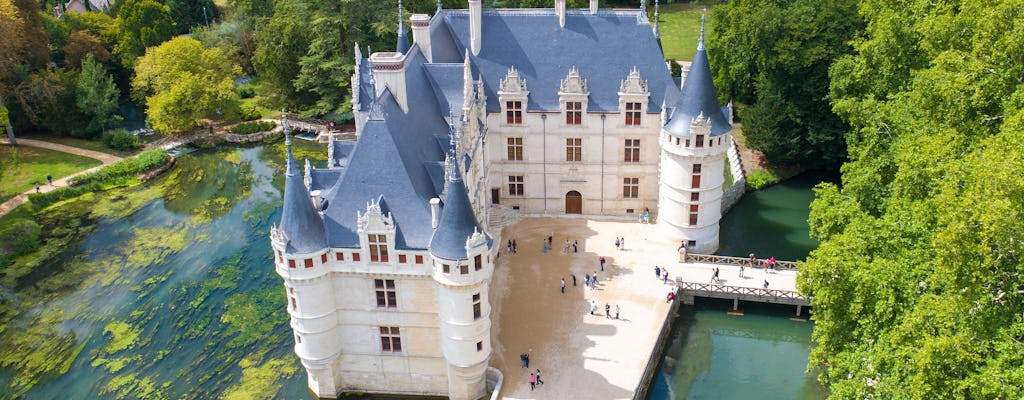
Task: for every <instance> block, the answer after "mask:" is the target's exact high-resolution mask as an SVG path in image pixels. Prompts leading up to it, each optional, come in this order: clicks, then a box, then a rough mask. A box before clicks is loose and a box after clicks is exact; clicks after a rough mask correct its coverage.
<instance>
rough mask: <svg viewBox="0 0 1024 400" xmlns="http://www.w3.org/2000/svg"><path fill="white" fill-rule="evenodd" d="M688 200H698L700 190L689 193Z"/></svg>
mask: <svg viewBox="0 0 1024 400" xmlns="http://www.w3.org/2000/svg"><path fill="white" fill-rule="evenodd" d="M690 201H700V192H693V193H690Z"/></svg>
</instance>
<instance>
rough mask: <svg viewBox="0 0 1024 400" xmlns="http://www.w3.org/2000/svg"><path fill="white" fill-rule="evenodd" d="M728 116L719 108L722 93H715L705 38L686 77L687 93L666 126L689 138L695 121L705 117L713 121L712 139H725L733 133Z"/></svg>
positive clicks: (684, 91)
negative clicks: (719, 97) (713, 137)
mask: <svg viewBox="0 0 1024 400" xmlns="http://www.w3.org/2000/svg"><path fill="white" fill-rule="evenodd" d="M724 110H727V108H726V109H724ZM727 112H728V111H723V108H722V107H721V106H720V105H719V104H718V92H717V91H716V90H715V82H714V81H713V80H712V79H711V65H710V64H709V63H708V53H707V51H706V50H705V49H704V38H703V36H702V37H701V39H700V44H699V45H698V46H697V53H696V54H695V55H694V56H693V63H692V64H690V72H689V73H688V74H686V81H684V82H683V93H682V95H680V96H679V103H677V104H676V108H675V111H673V112H672V115H671V117H669V120H668V123H666V124H665V131H667V132H668V133H670V134H672V135H674V136H689V135H690V123H691V121H693V119H694V118H697V116H699V115H701V114H703V115H704V117H710V118H711V136H718V135H723V134H725V133H728V132H729V131H730V130H732V125H730V124H729V119H728V117H727V116H726V113H727Z"/></svg>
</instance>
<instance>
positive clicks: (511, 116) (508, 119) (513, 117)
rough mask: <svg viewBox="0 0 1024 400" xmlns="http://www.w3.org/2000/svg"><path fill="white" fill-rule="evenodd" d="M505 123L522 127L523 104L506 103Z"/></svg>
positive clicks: (516, 102) (515, 102)
mask: <svg viewBox="0 0 1024 400" xmlns="http://www.w3.org/2000/svg"><path fill="white" fill-rule="evenodd" d="M505 123H507V124H509V125H520V124H522V123H523V102H521V101H506V102H505Z"/></svg>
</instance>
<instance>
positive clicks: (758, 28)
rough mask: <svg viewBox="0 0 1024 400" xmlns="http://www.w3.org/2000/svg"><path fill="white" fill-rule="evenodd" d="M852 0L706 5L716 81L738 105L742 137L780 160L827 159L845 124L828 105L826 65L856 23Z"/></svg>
mask: <svg viewBox="0 0 1024 400" xmlns="http://www.w3.org/2000/svg"><path fill="white" fill-rule="evenodd" d="M856 5H857V1H856V0H796V1H791V2H784V1H780V0H773V1H767V2H763V1H753V0H739V1H730V2H729V3H728V4H725V5H722V6H717V7H715V8H714V11H713V13H712V18H714V19H715V21H716V23H715V24H714V25H713V29H712V31H711V33H710V35H709V38H708V42H709V43H710V46H708V55H709V57H710V59H711V66H712V68H713V69H714V73H715V77H716V79H715V83H716V86H717V87H718V88H719V90H720V91H721V94H722V95H723V96H724V97H726V98H723V99H722V100H723V101H724V100H729V99H735V100H737V101H739V102H740V103H744V104H749V105H750V107H747V108H741V109H740V112H739V113H738V117H740V119H741V120H742V121H743V125H744V127H743V132H744V135H745V137H746V138H747V143H748V144H749V145H750V146H751V147H753V148H754V149H757V150H759V151H761V152H763V153H764V154H765V156H766V157H767V158H768V159H769V160H771V161H773V162H777V163H781V164H800V165H803V166H806V167H834V166H836V165H838V163H840V162H842V161H843V160H844V159H845V148H844V134H845V133H846V131H847V126H846V125H845V123H843V121H842V120H840V119H839V117H838V116H836V115H835V114H834V113H833V112H832V110H831V107H830V105H829V102H828V98H827V94H828V91H829V76H828V69H829V66H830V65H831V63H832V61H833V60H834V59H836V58H837V57H839V56H841V55H843V54H846V53H849V52H851V51H852V48H851V47H850V46H849V45H848V44H847V42H848V41H849V40H851V39H852V38H853V37H854V36H855V34H856V33H857V32H858V31H859V29H860V26H861V22H860V18H858V16H857V9H856Z"/></svg>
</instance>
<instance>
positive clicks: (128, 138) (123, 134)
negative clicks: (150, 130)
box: [100, 129, 142, 150]
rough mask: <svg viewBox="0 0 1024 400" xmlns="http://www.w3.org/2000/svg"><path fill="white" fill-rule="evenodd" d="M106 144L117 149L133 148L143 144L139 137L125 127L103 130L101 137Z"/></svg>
mask: <svg viewBox="0 0 1024 400" xmlns="http://www.w3.org/2000/svg"><path fill="white" fill-rule="evenodd" d="M100 141H102V142H103V144H104V145H106V146H107V147H109V148H112V149H115V150H133V149H137V148H139V147H140V146H142V144H141V143H139V137H138V136H135V135H132V134H130V133H128V131H127V130H125V129H114V130H112V131H106V132H103V137H102V138H101V139H100Z"/></svg>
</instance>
